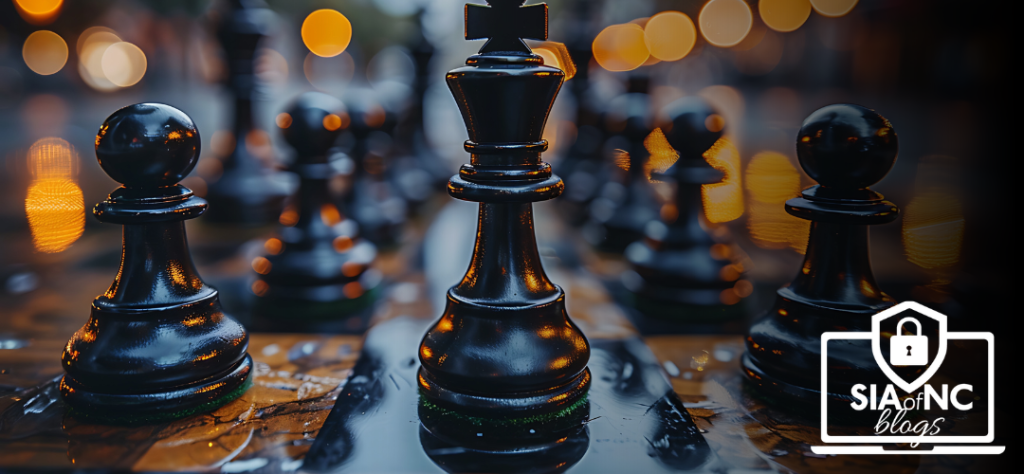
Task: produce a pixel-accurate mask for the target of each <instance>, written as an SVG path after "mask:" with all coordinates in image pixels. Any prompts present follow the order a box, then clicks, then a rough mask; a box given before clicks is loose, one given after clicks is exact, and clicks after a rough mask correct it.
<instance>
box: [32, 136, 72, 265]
mask: <svg viewBox="0 0 1024 474" xmlns="http://www.w3.org/2000/svg"><path fill="white" fill-rule="evenodd" d="M27 165H28V170H29V175H30V176H31V177H32V181H31V183H30V184H29V187H28V193H27V195H26V196H25V214H26V216H27V217H28V224H29V230H30V231H31V233H32V243H33V245H34V246H35V248H36V250H38V251H40V252H44V253H57V252H62V251H64V250H65V249H67V248H68V247H70V246H71V244H73V243H75V241H76V240H78V238H79V237H81V236H82V232H83V231H84V230H85V200H84V198H83V195H82V189H81V188H80V187H79V186H78V183H77V182H76V181H75V176H76V175H77V173H78V155H77V154H76V152H75V149H74V148H73V147H72V146H71V145H70V144H69V143H68V142H67V141H65V140H63V139H61V138H57V137H47V138H42V139H40V140H38V141H36V142H35V143H34V144H32V147H31V148H29V151H28V157H27Z"/></svg>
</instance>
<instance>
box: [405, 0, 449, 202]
mask: <svg viewBox="0 0 1024 474" xmlns="http://www.w3.org/2000/svg"><path fill="white" fill-rule="evenodd" d="M424 11H425V10H424V9H420V11H419V13H417V15H416V22H415V25H416V28H415V32H414V34H413V35H412V39H411V40H410V41H409V49H410V51H411V53H412V59H413V63H414V64H415V76H414V77H413V95H412V98H411V100H410V101H409V106H408V108H407V110H406V111H405V114H404V117H403V119H402V120H401V121H400V123H399V124H398V126H397V128H396V130H395V148H396V154H395V156H396V158H395V160H394V165H393V166H392V167H391V170H390V171H391V173H390V174H391V176H392V180H393V181H394V183H395V187H396V188H397V190H398V191H399V192H400V193H401V194H402V196H403V197H404V199H405V201H406V202H407V203H408V204H409V208H410V209H409V210H410V211H414V210H415V208H416V207H418V206H420V205H422V204H423V203H424V202H426V201H427V200H428V199H430V198H431V197H432V196H434V195H436V194H438V193H439V192H440V191H441V190H443V189H444V188H445V185H446V183H447V182H448V178H449V177H450V170H449V169H448V167H447V166H446V160H444V159H443V158H441V157H440V156H439V155H438V154H437V153H436V152H434V150H433V148H431V147H430V143H428V141H427V137H426V133H425V131H424V127H423V123H424V120H425V117H424V100H425V99H426V95H427V89H428V88H429V87H430V77H431V76H432V71H431V69H430V61H431V60H432V59H433V58H434V45H432V44H430V41H429V40H427V38H426V37H424V36H423V15H424Z"/></svg>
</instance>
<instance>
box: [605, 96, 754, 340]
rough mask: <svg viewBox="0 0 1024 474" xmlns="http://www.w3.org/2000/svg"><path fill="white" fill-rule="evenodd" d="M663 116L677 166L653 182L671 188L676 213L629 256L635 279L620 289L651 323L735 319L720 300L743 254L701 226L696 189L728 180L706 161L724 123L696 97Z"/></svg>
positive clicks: (651, 226)
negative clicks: (656, 320) (661, 319)
mask: <svg viewBox="0 0 1024 474" xmlns="http://www.w3.org/2000/svg"><path fill="white" fill-rule="evenodd" d="M661 115H662V116H663V117H664V119H663V121H664V123H660V124H659V126H660V128H661V129H662V130H663V131H664V132H665V138H666V139H667V140H668V143H669V145H672V148H674V149H675V150H676V152H677V153H679V159H678V160H677V161H676V162H675V163H673V164H672V166H670V167H669V168H668V169H667V170H666V171H665V172H664V173H655V176H654V177H655V179H659V180H663V181H667V182H671V183H673V184H674V185H675V186H674V187H675V192H674V209H675V212H674V213H668V214H665V213H663V214H662V216H661V219H660V220H658V221H652V222H650V223H648V225H647V227H646V229H645V236H644V239H643V240H639V241H636V242H633V243H632V244H630V246H629V247H628V248H627V249H626V259H627V260H629V262H630V264H631V266H632V271H631V272H627V273H624V274H623V283H624V284H625V286H626V287H627V288H628V289H630V290H631V291H632V293H633V294H634V296H635V298H634V304H635V306H636V307H637V308H638V309H640V310H641V311H643V312H644V313H645V314H648V315H652V316H667V317H671V318H672V319H673V320H677V321H678V320H687V321H697V320H720V319H722V318H723V317H727V316H729V315H732V316H736V315H738V314H739V311H727V312H725V313H723V312H722V311H723V310H725V309H726V308H725V306H726V305H724V304H723V303H722V301H721V294H722V292H723V291H727V290H729V289H731V288H733V287H734V286H735V285H737V284H738V283H737V282H738V281H742V280H740V277H741V275H742V268H743V267H742V265H740V264H739V262H738V261H737V258H738V256H740V255H741V254H740V252H739V249H738V248H737V247H736V246H735V244H733V243H732V242H731V241H730V240H728V238H727V237H728V236H727V235H718V236H713V235H712V234H711V233H710V232H708V230H707V229H706V227H705V226H704V225H702V220H703V216H704V202H703V199H702V196H701V187H702V186H703V185H705V184H712V183H717V182H719V181H721V180H722V178H723V177H724V176H725V175H724V173H722V172H721V171H719V170H717V169H715V168H713V167H712V166H711V165H710V164H708V161H707V160H706V159H704V154H705V153H706V152H707V151H708V150H709V149H711V147H712V146H713V145H714V144H715V142H717V141H718V139H719V138H721V137H722V135H723V134H724V130H725V121H724V119H722V117H721V115H719V114H718V113H716V111H715V110H714V109H713V108H712V107H711V105H710V104H708V103H707V101H705V100H704V99H702V98H700V97H697V96H689V97H684V98H682V99H679V100H677V101H675V102H673V103H672V104H669V105H668V106H666V107H665V110H664V113H663V114H661ZM673 214H674V215H673ZM745 284H747V285H749V284H750V283H749V282H745ZM684 307H685V308H686V310H685V311H683V310H682V309H683V308H684ZM734 308H735V307H734ZM734 308H729V309H734ZM703 309H707V310H708V311H703Z"/></svg>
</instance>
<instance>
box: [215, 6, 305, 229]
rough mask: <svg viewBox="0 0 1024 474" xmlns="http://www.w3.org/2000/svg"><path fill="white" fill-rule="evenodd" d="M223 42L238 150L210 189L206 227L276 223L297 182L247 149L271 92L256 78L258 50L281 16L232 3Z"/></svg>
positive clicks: (262, 8)
mask: <svg viewBox="0 0 1024 474" xmlns="http://www.w3.org/2000/svg"><path fill="white" fill-rule="evenodd" d="M222 15H223V16H222V18H223V20H222V23H221V24H220V25H219V28H218V32H217V33H218V38H219V39H220V42H221V44H222V45H223V46H224V51H225V53H226V54H227V59H228V60H227V65H228V76H227V87H228V89H229V90H230V91H231V92H232V94H233V96H234V119H233V123H234V125H233V129H232V130H231V131H232V132H233V133H234V141H235V146H234V149H233V151H232V152H231V154H230V155H229V156H228V157H226V158H224V160H223V165H224V172H223V174H221V176H220V177H219V178H218V179H217V180H216V181H212V182H211V183H210V185H209V190H208V192H207V195H206V198H207V199H208V200H209V201H210V203H212V204H213V206H212V209H211V212H210V213H209V215H207V216H206V219H204V220H203V221H204V222H218V223H227V224H238V225H245V226H259V225H265V224H271V223H274V222H276V221H277V219H278V216H279V215H280V214H281V210H282V209H283V207H284V200H285V198H286V197H288V195H290V194H291V193H292V190H293V189H294V183H293V181H292V179H291V178H290V177H289V176H287V174H284V173H281V172H278V171H276V170H274V169H271V168H269V167H268V166H267V165H266V164H265V163H263V162H262V161H261V160H260V158H259V157H257V156H255V155H254V154H253V153H252V152H251V151H250V150H249V148H248V146H247V145H246V144H247V143H248V142H251V141H252V139H251V138H250V135H251V134H258V133H262V132H261V131H259V130H258V129H257V127H256V124H255V120H254V118H253V113H254V112H253V109H254V107H255V106H257V105H258V103H259V102H261V101H262V98H263V96H264V95H265V94H266V92H265V91H264V90H263V89H264V87H265V86H264V85H263V84H261V83H260V81H259V78H258V76H257V74H256V50H257V47H258V46H259V44H260V42H261V41H263V40H264V39H265V38H266V37H267V36H268V35H269V34H270V32H271V30H272V29H273V27H274V24H275V22H276V21H277V16H276V15H275V14H274V12H273V11H271V10H270V9H269V8H267V5H266V4H265V3H264V2H263V1H262V0H232V1H231V2H229V4H228V7H227V10H226V11H224V12H223V13H222Z"/></svg>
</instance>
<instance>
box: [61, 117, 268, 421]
mask: <svg viewBox="0 0 1024 474" xmlns="http://www.w3.org/2000/svg"><path fill="white" fill-rule="evenodd" d="M199 147H200V140H199V131H198V129H196V126H195V125H194V124H193V123H192V120H191V119H190V118H189V117H188V116H187V115H185V114H184V113H182V112H181V111H180V110H177V109H175V108H173V107H170V106H168V105H163V104H135V105H130V106H128V107H125V108H122V109H120V110H118V111H117V112H114V113H113V114H112V115H111V116H110V117H108V118H107V120H106V121H105V122H104V123H103V126H102V127H100V130H99V132H98V134H97V135H96V156H97V158H98V159H99V162H100V166H101V167H102V168H103V171H105V172H106V173H107V174H108V175H109V176H110V177H111V178H113V179H114V180H116V181H118V182H120V183H122V184H123V186H121V187H120V188H118V189H116V190H115V191H114V192H113V193H111V194H110V196H109V197H108V198H107V199H106V200H105V201H103V202H101V203H99V204H97V205H96V207H95V208H94V209H93V214H94V215H95V216H96V218H97V219H99V220H100V221H101V222H107V223H111V224H121V225H123V226H124V238H123V247H122V252H121V267H120V269H119V270H118V272H117V277H116V278H115V279H114V283H113V284H112V285H111V286H110V288H109V289H108V290H107V291H106V292H105V293H104V294H102V295H100V296H98V297H96V299H95V300H93V303H92V315H91V316H90V317H89V322H87V323H86V324H85V326H83V327H82V328H81V329H79V330H78V331H77V332H76V333H75V334H74V336H72V337H71V340H70V341H68V344H67V346H66V347H65V349H64V353H63V355H62V357H61V360H62V361H63V364H64V370H65V372H66V374H65V375H64V378H63V379H61V383H60V392H61V395H63V397H64V401H65V402H67V404H68V405H70V406H71V408H72V409H73V412H74V414H76V415H80V416H84V417H90V418H97V419H100V420H105V421H109V422H115V423H144V422H154V421H159V420H166V419H173V418H179V417H183V416H187V415H190V414H193V413H199V412H203V411H208V410H212V409H213V408H216V407H217V406H219V405H222V404H224V403H227V402H228V401H230V400H232V399H234V398H236V397H238V396H239V395H240V394H241V393H242V392H244V391H245V390H246V389H247V388H248V387H249V385H250V384H251V382H250V372H251V371H252V359H251V358H250V357H249V355H248V354H247V353H246V348H247V347H248V345H249V336H248V335H247V334H246V332H245V329H244V328H243V327H242V325H241V324H239V323H238V322H237V321H235V320H234V319H233V318H232V317H231V316H228V315H226V314H224V312H223V310H222V309H221V305H220V300H219V297H218V293H217V290H216V289H214V288H213V287H211V286H209V285H206V284H205V283H203V280H202V279H201V278H200V277H199V274H198V273H197V272H196V269H195V265H193V264H192V257H191V255H190V254H189V249H188V241H187V239H186V237H185V222H184V221H185V220H186V219H192V218H196V217H199V216H200V215H201V214H203V212H205V211H206V208H207V203H206V201H204V200H203V199H201V198H199V197H197V196H195V195H194V194H192V191H191V190H189V189H188V188H186V187H184V186H182V185H180V184H177V183H178V181H180V180H181V179H182V178H184V177H185V175H187V174H188V173H189V172H190V171H191V170H192V168H193V167H194V166H195V164H196V160H197V159H198V156H199Z"/></svg>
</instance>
